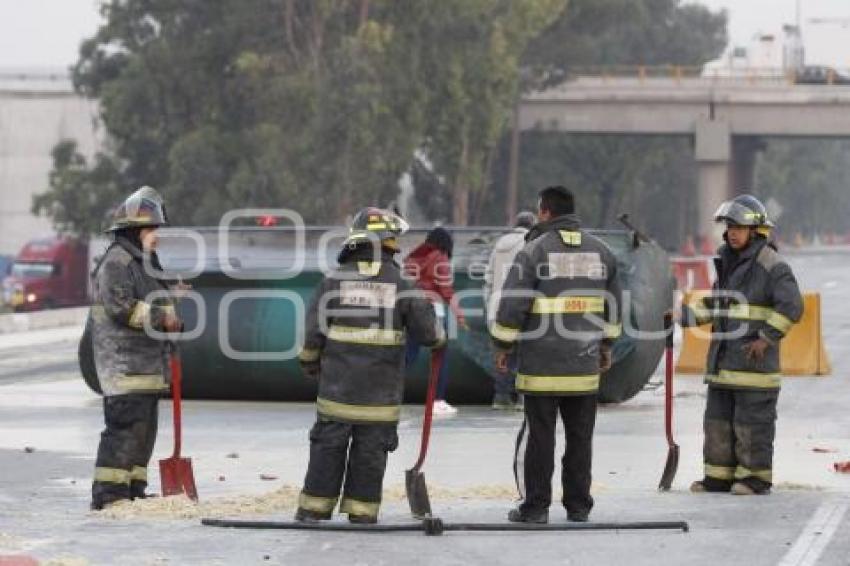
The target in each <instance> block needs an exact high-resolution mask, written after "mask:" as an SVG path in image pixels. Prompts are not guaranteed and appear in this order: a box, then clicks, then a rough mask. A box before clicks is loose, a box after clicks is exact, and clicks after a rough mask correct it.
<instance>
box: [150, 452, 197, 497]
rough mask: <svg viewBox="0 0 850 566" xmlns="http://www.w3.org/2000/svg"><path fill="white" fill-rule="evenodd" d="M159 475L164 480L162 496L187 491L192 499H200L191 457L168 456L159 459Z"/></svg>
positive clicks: (187, 494)
mask: <svg viewBox="0 0 850 566" xmlns="http://www.w3.org/2000/svg"><path fill="white" fill-rule="evenodd" d="M159 477H160V480H162V496H163V497H169V496H171V495H180V494H183V493H185V494H186V496H187V497H188V498H189V499H191V500H192V501H197V500H198V489H197V488H196V487H195V474H194V473H193V472H192V459H191V458H166V459H165V460H160V461H159Z"/></svg>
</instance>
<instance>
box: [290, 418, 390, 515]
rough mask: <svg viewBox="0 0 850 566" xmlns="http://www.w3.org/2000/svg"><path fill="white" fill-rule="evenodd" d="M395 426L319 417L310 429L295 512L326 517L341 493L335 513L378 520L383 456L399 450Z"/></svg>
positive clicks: (384, 468)
mask: <svg viewBox="0 0 850 566" xmlns="http://www.w3.org/2000/svg"><path fill="white" fill-rule="evenodd" d="M397 427H398V425H397V424H396V423H381V424H351V423H343V422H337V421H331V420H325V419H323V418H319V420H318V421H316V424H314V425H313V428H312V429H311V430H310V463H309V464H308V466H307V477H306V478H305V479H304V488H303V489H302V491H301V495H300V497H299V500H298V506H299V508H300V509H303V510H305V511H309V512H311V513H313V514H315V515H317V516H320V517H325V518H330V517H331V515H332V514H333V510H334V508H335V507H336V503H337V499H338V498H339V495H340V490H342V501H341V502H340V506H339V510H340V513H348V514H349V515H356V516H363V517H370V518H377V516H378V510H379V509H380V506H381V493H382V490H383V483H384V472H385V471H386V468H387V455H388V454H389V453H390V452H392V451H393V450H395V449H396V448H397V447H398V433H397ZM343 480H344V485H343Z"/></svg>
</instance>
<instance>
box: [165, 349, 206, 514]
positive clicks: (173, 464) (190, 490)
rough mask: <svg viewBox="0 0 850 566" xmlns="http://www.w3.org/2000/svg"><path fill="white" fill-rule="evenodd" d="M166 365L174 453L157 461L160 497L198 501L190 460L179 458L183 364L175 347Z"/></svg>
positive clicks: (170, 352) (171, 350)
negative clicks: (167, 369)
mask: <svg viewBox="0 0 850 566" xmlns="http://www.w3.org/2000/svg"><path fill="white" fill-rule="evenodd" d="M169 350H170V351H169V355H168V364H169V367H170V368H171V394H172V397H173V406H174V453H173V454H172V455H171V458H166V459H165V460H160V461H159V477H160V480H162V496H163V497H168V496H170V495H180V494H181V493H185V494H186V496H187V497H189V499H191V500H193V501H197V500H198V489H197V488H196V487H195V474H194V473H192V459H191V458H181V457H180V445H181V440H182V432H183V430H182V426H181V413H180V397H181V388H180V386H181V382H182V380H183V363H182V362H181V361H180V354H179V353H178V351H177V347H176V346H174V345H172V346H171V347H170V348H169Z"/></svg>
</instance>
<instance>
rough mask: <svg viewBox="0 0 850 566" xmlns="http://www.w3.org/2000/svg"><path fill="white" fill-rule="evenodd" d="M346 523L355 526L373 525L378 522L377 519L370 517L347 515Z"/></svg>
mask: <svg viewBox="0 0 850 566" xmlns="http://www.w3.org/2000/svg"><path fill="white" fill-rule="evenodd" d="M348 522H349V523H354V524H355V525H374V524H375V523H377V522H378V518H377V517H372V516H371V515H355V514H354V513H349V514H348Z"/></svg>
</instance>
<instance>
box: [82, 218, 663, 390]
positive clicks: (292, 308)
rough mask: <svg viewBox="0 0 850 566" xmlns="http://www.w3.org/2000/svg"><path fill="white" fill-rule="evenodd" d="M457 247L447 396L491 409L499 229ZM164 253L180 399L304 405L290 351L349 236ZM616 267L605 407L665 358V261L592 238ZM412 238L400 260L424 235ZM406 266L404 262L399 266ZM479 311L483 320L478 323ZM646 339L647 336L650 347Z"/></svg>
mask: <svg viewBox="0 0 850 566" xmlns="http://www.w3.org/2000/svg"><path fill="white" fill-rule="evenodd" d="M447 229H449V230H450V231H451V232H452V234H453V236H454V238H455V254H454V258H453V268H454V284H455V289H456V291H457V292H458V293H459V295H460V297H459V298H460V305H461V307H462V308H464V309H466V310H467V313H468V314H467V319H468V323H469V330H462V329H458V334H457V337H456V338H454V339H452V340H451V341H450V342H449V348H448V354H447V355H448V357H449V368H450V380H449V391H448V398H449V399H450V400H451V401H452V402H458V403H488V402H489V401H490V399H491V396H492V383H493V380H492V376H493V375H494V373H495V371H496V370H495V367H494V365H493V360H492V358H493V356H492V349H491V345H490V339H489V337H488V334H487V330H486V323H485V316H484V312H483V302H484V301H483V298H482V292H481V289H482V287H483V281H484V277H483V275H484V269H485V267H486V265H487V259H488V257H489V254H490V250H491V249H492V246H493V244H494V243H495V241H496V240H497V239H498V237H499V236H501V235H502V234H504V233H505V229H504V228H491V227H464V228H451V227H448V228H447ZM161 232H162V235H161V238H160V248H159V250H160V251H159V255H160V260H161V262H162V265H163V269H164V270H165V275H164V276H165V277H166V278H168V279H175V280H176V279H177V278H178V277H179V278H181V279H182V280H184V281H185V282H186V283H190V284H191V285H192V293H190V295H188V296H187V297H185V298H184V299H182V300H181V301H180V303H179V305H178V311H179V315H180V317H181V318H182V319H183V320H184V322H185V325H186V332H187V333H186V335H185V339H184V340H181V342H180V343H179V348H180V352H181V356H182V360H183V391H184V395H185V397H187V398H192V399H227V400H269V401H310V400H313V399H315V393H316V386H315V382H313V381H312V380H310V379H307V378H306V377H304V376H303V375H302V374H301V371H300V369H299V366H298V361H297V358H296V356H297V349H298V345H299V343H300V332H301V327H302V322H301V321H302V320H303V317H304V312H303V309H304V308H305V305H309V301H310V299H311V297H312V294H313V290H314V289H315V287H316V285H317V283H318V282H319V281H320V279H321V277H322V273H323V272H324V271H326V270H328V269H330V268H332V267H333V265H334V258H335V257H336V253H337V251H338V249H339V246H340V245H341V242H342V240H343V239H344V237H345V235H346V234H347V230H346V229H344V228H340V227H333V228H328V227H310V228H306V229H302V230H293V229H291V228H284V227H262V228H260V227H230V228H228V229H221V228H197V229H191V230H189V229H185V230H184V229H175V230H162V231H161ZM590 232H591V233H593V234H595V235H596V236H598V237H599V238H601V239H602V240H603V241H604V242H605V243H606V244H607V245H608V246H609V247H610V249H611V250H612V251H613V253H614V255H615V256H616V258H617V262H618V270H619V277H620V280H621V285H622V287H623V289H624V290H627V291H628V292H629V296H630V299H629V300H627V301H625V303H624V313H623V321H624V327H626V328H630V329H632V330H639V331H641V332H642V337H641V339H640V340H638V339H636V338H635V337H634V334H635V333H634V332H633V331H627V332H623V334H622V336H621V337H620V338H618V339H617V341H616V342H615V343H614V346H613V358H614V360H613V366H612V367H611V369H610V370H609V371H608V372H606V373H605V374H604V375H603V376H602V383H601V390H600V400H601V401H602V402H605V403H617V402H622V401H625V400H627V399H630V398H631V397H633V396H634V395H636V394H637V393H638V392H639V391H640V390H641V389H642V388H643V387H644V386H645V385H646V383H647V382H648V381H649V379H650V377H651V376H652V374H653V373H654V371H655V369H656V367H657V366H658V362H659V360H660V358H661V355H662V353H663V350H664V337H663V320H662V318H663V316H662V314H663V313H664V311H666V310H667V309H669V308H671V307H672V301H673V285H674V283H673V277H672V273H671V267H670V262H669V258H668V256H667V254H666V253H665V252H664V250H662V249H661V248H660V247H659V246H658V245H657V244H656V243H655V242H653V241H651V240H649V239H647V238H645V237H643V236H642V235H640V234H638V233H636V232H634V231H631V230H590ZM425 233H426V231H425V230H417V229H413V230H411V231H409V232H408V233H407V234H405V235H404V236H403V238H402V242H401V244H402V249H403V254H404V253H406V252H407V251H409V250H411V249H412V248H413V247H414V246H415V245H417V244H418V243H420V242H421V241H422V240H423V239H424V237H425ZM402 257H403V256H402ZM476 313H478V314H477V315H476ZM87 335H88V333H86V335H85V336H84V339H83V341H82V342H81V344H80V368H81V371H82V374H83V377H84V379H85V381H86V383H87V384H88V386H89V387H90V388H91V389H92V390H94V391H95V392H99V387H98V382H97V375H96V371H95V369H94V363H93V354H92V349H91V348H92V346H91V342H90V340H88V341H87V340H86V336H87ZM645 336H649V337H648V338H647V337H645ZM427 365H428V355H427V352H426V351H425V349H424V348H423V349H422V351H421V352H420V355H419V357H418V358H417V360H416V361H415V363H414V364H413V365H412V366H411V367H410V368H409V370H408V372H407V374H408V375H407V383H406V388H405V399H406V401H408V402H421V401H422V399H423V398H424V392H425V385H426V379H427Z"/></svg>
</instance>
